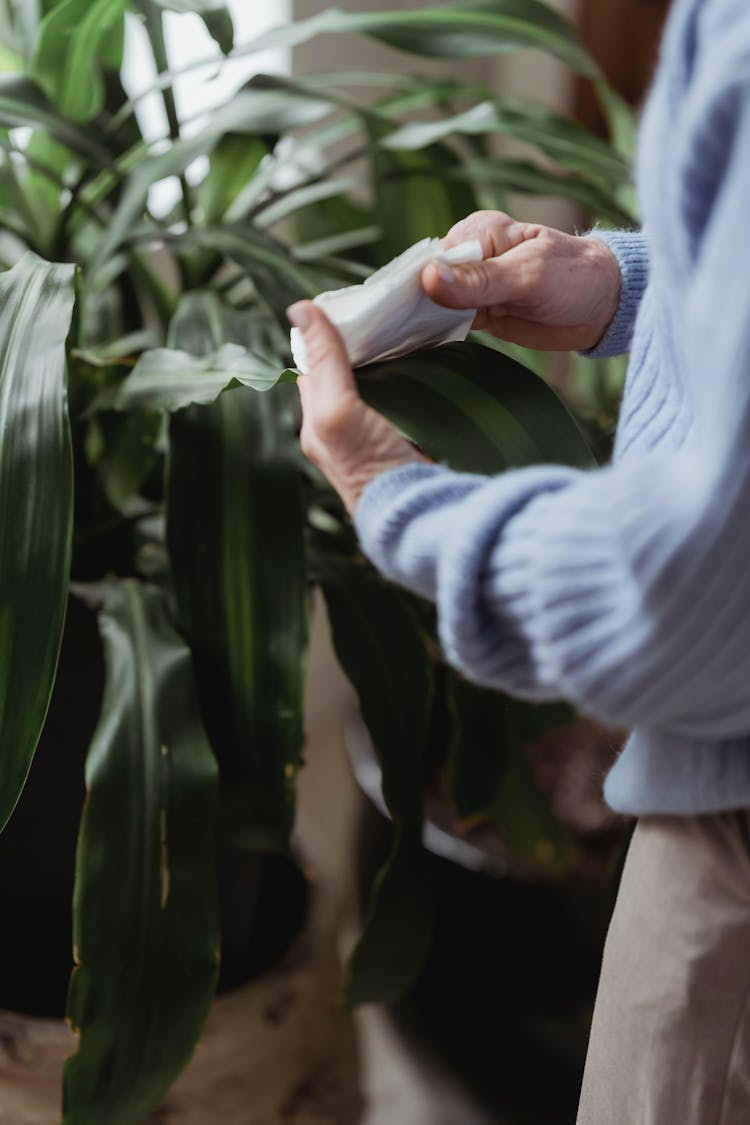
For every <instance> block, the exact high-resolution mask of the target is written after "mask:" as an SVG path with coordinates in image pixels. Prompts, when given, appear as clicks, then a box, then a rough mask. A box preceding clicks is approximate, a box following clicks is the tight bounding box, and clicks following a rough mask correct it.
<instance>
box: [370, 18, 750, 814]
mask: <svg viewBox="0 0 750 1125" xmlns="http://www.w3.org/2000/svg"><path fill="white" fill-rule="evenodd" d="M637 182H638V190H639V195H640V200H641V206H642V211H643V215H644V231H645V232H646V234H645V235H641V234H628V233H622V232H619V233H616V234H612V235H609V236H604V235H597V236H596V237H606V238H607V241H608V242H609V244H610V245H611V247H612V249H613V250H614V252H615V254H616V256H617V257H618V260H619V262H620V267H621V270H622V278H623V286H622V298H621V303H620V308H619V310H618V312H617V315H616V318H615V320H614V322H613V323H612V325H611V326H610V328H609V330H608V332H607V334H606V336H605V338H604V340H603V341H602V342H601V344H600V346H599V349H598V350H599V351H600V352H601V353H606V354H614V353H615V352H620V351H625V350H627V348H628V347H630V366H629V371H628V377H627V383H626V387H625V394H624V399H623V403H622V410H621V417H620V423H619V427H618V433H617V440H616V446H615V456H614V460H613V463H612V464H611V465H608V466H605V467H603V468H600V469H595V470H590V471H581V470H573V469H568V468H561V467H557V466H550V465H547V466H539V467H533V468H529V469H522V470H515V471H511V472H508V473H504V474H502V475H500V476H498V477H494V478H489V477H480V476H469V475H464V474H459V473H455V472H452V471H450V470H449V469H446V468H445V467H442V466H431V465H419V464H416V465H415V464H410V465H406V466H403V467H401V468H398V469H394V470H391V471H389V472H387V473H384V474H383V475H382V476H380V477H378V478H377V479H376V480H375V481H373V482H371V483H370V484H369V485H368V486H367V488H366V489H365V491H364V493H363V495H362V497H361V499H360V502H359V504H358V507H357V511H356V513H355V522H356V526H357V530H358V533H359V536H360V540H361V543H362V547H363V549H364V551H365V552H366V554H367V555H368V556H369V557H370V558H371V559H372V560H373V562H374V563H375V565H376V566H377V567H378V568H379V569H380V570H381V571H382V572H383V573H384V574H386V575H387V576H388V577H390V578H392V579H395V580H396V581H397V582H400V583H402V584H403V585H404V586H407V587H408V588H410V589H412V590H414V591H416V592H418V593H420V594H423V595H425V596H426V597H429V598H432V599H434V600H435V601H436V603H437V607H438V615H439V622H440V635H441V640H442V643H443V647H444V650H445V653H446V656H447V658H448V659H449V661H450V662H451V663H452V664H454V665H455V666H456V667H457V668H459V669H460V670H462V671H463V672H464V673H465V674H466V675H467V676H468V677H469V678H471V679H473V680H476V681H478V682H480V683H484V684H489V685H492V686H495V687H497V688H501V689H503V690H504V691H507V692H510V693H512V694H516V695H519V696H522V697H525V698H530V699H538V700H542V699H555V698H560V697H564V698H567V699H569V700H571V701H573V702H574V703H576V704H577V705H578V706H579V707H580V708H581V709H582V710H583V711H584V712H588V713H591V714H593V715H595V716H599V717H600V718H602V719H603V720H605V721H607V722H608V723H611V724H615V725H618V726H622V727H627V728H629V729H632V734H631V735H630V737H629V740H628V742H627V745H626V747H625V749H624V751H623V752H622V754H621V755H620V757H619V759H618V761H617V763H616V764H615V766H614V768H613V769H612V771H611V772H610V774H609V776H608V778H607V780H606V783H605V796H606V799H607V801H608V802H609V804H610V805H611V806H612V807H613V808H615V809H618V810H620V811H622V812H628V813H635V814H645V813H657V812H666V813H677V814H691V813H700V812H712V811H719V810H722V809H731V808H739V807H750V0H677V2H676V5H675V7H674V8H673V11H672V14H671V16H670V19H669V23H668V27H667V33H666V36H665V40H664V43H663V46H662V53H661V60H660V65H659V69H658V72H657V76H656V80H655V84H654V86H653V89H652V91H651V96H650V98H649V102H648V105H647V109H646V113H645V116H644V120H643V124H642V128H641V136H640V145H639V154H638V162H637Z"/></svg>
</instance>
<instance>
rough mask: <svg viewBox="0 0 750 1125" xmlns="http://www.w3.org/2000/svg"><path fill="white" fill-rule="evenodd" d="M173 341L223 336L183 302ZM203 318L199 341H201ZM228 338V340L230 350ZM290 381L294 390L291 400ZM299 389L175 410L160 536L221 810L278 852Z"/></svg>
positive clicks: (298, 499) (252, 838)
mask: <svg viewBox="0 0 750 1125" xmlns="http://www.w3.org/2000/svg"><path fill="white" fill-rule="evenodd" d="M191 308H192V314H193V315H192V316H191V317H190V322H189V321H188V319H187V318H186V319H182V320H181V318H180V316H179V315H178V317H177V318H176V322H175V324H174V325H173V327H172V331H171V336H170V341H171V342H173V343H179V344H183V345H184V344H188V345H190V346H192V347H193V348H194V349H196V350H197V349H198V347H199V346H202V348H203V349H204V350H205V349H208V348H212V347H215V346H216V344H217V343H218V342H219V340H220V339H221V338H226V335H228V334H231V321H227V322H223V323H222V322H221V321H220V320H219V319H218V318H217V316H216V308H215V306H214V305H211V304H207V305H206V306H205V313H204V316H203V318H202V320H201V319H200V315H201V314H200V308H199V306H197V304H196V302H195V301H193V302H192V304H191ZM201 328H202V329H203V341H202V345H201V343H200V341H199V335H200V331H201ZM230 346H233V345H228V344H227V345H224V347H225V348H227V347H230ZM285 392H291V396H292V397H291V398H290V397H288V395H287V394H286V393H285ZM295 399H296V393H295V392H294V390H293V389H292V388H289V387H286V388H283V387H280V388H278V389H277V390H276V391H275V392H274V393H273V394H271V395H258V394H255V393H253V392H252V391H250V390H246V389H242V390H238V391H236V392H235V393H233V394H231V395H224V396H222V397H221V398H220V399H219V401H218V402H216V403H215V404H214V405H212V406H201V407H190V408H188V409H186V410H182V411H179V412H178V413H176V414H175V415H173V417H172V419H171V422H170V433H169V459H168V472H167V540H168V546H169V553H170V558H171V563H172V571H173V575H174V587H175V593H176V596H177V604H178V608H179V617H180V622H181V627H182V629H183V630H184V633H185V636H186V637H187V639H188V642H189V644H190V647H191V649H192V652H193V658H194V661H195V667H196V673H197V679H198V690H199V698H200V701H201V707H202V709H203V715H204V720H205V722H206V727H207V730H208V732H209V736H210V738H211V744H212V746H213V747H214V750H215V752H216V754H217V756H218V759H219V763H220V768H221V780H222V820H223V823H224V825H225V827H226V828H227V830H228V831H229V832H231V834H232V835H233V837H234V839H235V840H236V841H237V842H239V843H241V844H243V845H245V846H248V847H260V848H270V849H277V850H282V851H285V850H287V849H288V847H289V834H290V831H291V827H292V820H293V815H294V782H295V777H296V773H297V768H298V766H299V761H300V754H301V748H302V691H303V680H304V662H305V653H306V639H307V574H306V565H305V554H304V541H303V525H304V521H303V511H302V496H301V478H300V475H299V473H298V471H297V468H296V466H295V462H294V460H293V458H292V456H291V455H290V454H291V451H293V450H296V447H297V440H296V432H295V431H296V404H295V401H294V400H295Z"/></svg>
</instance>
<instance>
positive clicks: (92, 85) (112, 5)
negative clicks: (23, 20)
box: [31, 0, 127, 121]
mask: <svg viewBox="0 0 750 1125" xmlns="http://www.w3.org/2000/svg"><path fill="white" fill-rule="evenodd" d="M126 2H127V0H61V2H60V3H58V4H56V5H55V7H54V8H53V9H52V10H51V11H50V12H49V13H48V15H46V16H45V18H44V19H43V21H42V25H41V28H40V30H39V38H38V40H37V45H36V50H35V52H34V57H33V59H32V64H31V72H32V74H33V75H34V77H35V78H37V79H38V81H39V83H40V85H41V86H43V87H44V89H45V90H46V91H47V93H48V94H49V96H50V98H51V99H52V101H53V102H54V103H55V105H56V106H57V107H58V109H59V110H60V112H61V113H62V114H64V116H65V117H69V118H72V119H73V120H74V121H89V120H90V119H91V118H92V117H94V116H95V115H96V114H97V113H98V112H99V110H100V109H101V108H102V106H103V104H104V84H103V81H102V76H101V67H103V66H107V67H111V68H112V69H119V67H120V66H121V65H122V52H123V44H124V34H125V7H126Z"/></svg>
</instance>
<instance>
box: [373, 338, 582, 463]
mask: <svg viewBox="0 0 750 1125" xmlns="http://www.w3.org/2000/svg"><path fill="white" fill-rule="evenodd" d="M357 375H358V382H359V389H360V393H361V394H362V396H363V397H364V399H365V400H366V401H367V402H368V403H369V404H370V405H371V406H373V407H374V408H375V409H376V410H378V411H380V412H381V413H382V414H385V416H386V417H387V418H389V419H390V420H391V422H393V423H394V425H396V426H397V427H398V428H399V429H400V430H401V431H402V432H403V433H404V434H405V435H406V436H407V437H408V438H409V439H410V440H411V441H413V442H414V443H415V444H416V445H418V446H419V447H420V448H421V449H423V450H424V452H425V453H427V454H428V455H429V456H430V457H433V458H435V459H436V460H440V461H445V462H447V464H449V465H450V466H451V468H454V469H459V470H464V471H466V472H477V473H497V472H500V471H501V470H502V469H506V468H510V467H520V466H522V465H534V464H538V463H540V462H557V463H561V464H567V465H573V466H580V467H582V468H587V467H591V466H592V465H593V464H594V459H593V455H592V453H591V451H590V449H589V447H588V445H587V444H586V441H585V439H584V437H583V435H582V433H581V431H580V430H579V428H578V426H577V424H576V423H575V421H574V420H573V417H572V415H571V414H570V413H569V411H568V410H567V408H566V406H565V405H564V404H563V402H562V400H561V399H560V398H558V396H557V395H556V394H555V392H554V391H553V390H552V389H551V388H550V387H549V386H548V385H547V384H546V383H545V382H544V380H542V379H540V378H539V376H537V375H534V374H533V372H531V371H529V370H528V369H527V368H525V367H522V366H521V365H520V364H519V363H516V361H515V360H513V359H511V358H510V357H509V356H506V355H502V354H501V353H500V352H497V351H494V350H492V349H490V348H485V347H483V346H482V345H480V344H475V343H464V344H444V345H443V346H442V347H439V348H429V349H426V350H424V351H421V352H415V353H414V354H413V355H410V356H404V357H402V358H401V359H392V360H387V361H386V362H384V363H376V364H372V365H370V366H369V367H363V368H361V369H360V370H359V371H358V372H357Z"/></svg>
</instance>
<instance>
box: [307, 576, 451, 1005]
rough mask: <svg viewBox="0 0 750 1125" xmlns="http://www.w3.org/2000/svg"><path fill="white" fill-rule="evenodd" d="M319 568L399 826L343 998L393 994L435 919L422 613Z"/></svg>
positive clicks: (367, 580) (410, 972) (371, 580)
mask: <svg viewBox="0 0 750 1125" xmlns="http://www.w3.org/2000/svg"><path fill="white" fill-rule="evenodd" d="M320 577H321V586H322V589H323V593H324V595H325V599H326V604H327V606H328V613H329V616H330V621H331V633H332V636H333V643H334V646H335V649H336V655H337V656H338V659H339V661H340V663H341V666H342V668H343V669H344V672H345V673H346V675H347V676H348V678H349V679H350V680H351V682H352V685H353V687H354V689H355V691H356V692H357V695H358V696H359V703H360V707H361V710H362V717H363V719H364V721H365V723H366V724H367V727H368V729H369V732H370V735H371V736H372V740H373V744H374V746H375V750H376V752H377V754H378V758H379V760H380V766H381V771H382V778H383V796H384V798H385V801H386V804H387V806H388V811H389V812H390V815H391V817H392V820H393V824H394V828H395V837H394V842H393V846H392V849H391V853H390V856H389V857H388V860H387V862H386V864H385V865H384V866H383V868H382V870H381V871H380V872H379V874H378V876H377V879H376V881H375V884H374V886H373V890H372V894H371V900H370V906H369V910H368V912H367V917H366V919H365V924H364V928H363V931H362V934H361V936H360V938H359V941H358V943H357V945H356V947H355V950H354V953H353V954H352V959H351V964H350V967H349V974H348V981H347V990H346V994H347V1000H348V1002H349V1003H350V1004H352V1005H354V1004H362V1003H368V1002H380V1003H382V1002H391V1001H394V1000H397V999H398V998H399V996H401V995H402V994H403V993H404V992H405V991H406V989H407V988H408V986H409V985H410V984H411V983H412V982H413V981H414V979H415V977H416V976H417V974H418V973H419V970H420V969H421V968H422V966H423V964H424V961H425V958H426V956H427V953H428V951H429V948H430V942H431V939H432V930H433V923H434V899H433V894H432V886H431V879H430V865H429V860H428V856H427V855H426V853H425V851H424V848H423V846H422V801H423V784H424V782H423V771H424V755H425V750H426V740H427V731H428V722H429V715H430V704H431V700H432V693H433V686H434V685H433V676H432V669H431V666H430V662H429V659H428V655H427V649H426V646H425V643H424V641H423V639H422V637H421V635H420V631H419V627H418V624H417V621H416V619H415V618H414V616H413V615H412V613H411V611H410V609H409V607H408V605H407V603H406V601H405V599H404V598H403V596H402V594H401V593H400V592H399V591H398V590H396V589H395V588H394V587H392V586H388V585H386V584H385V583H384V582H383V581H382V580H381V579H380V578H379V577H378V576H376V575H374V574H373V573H372V572H371V571H370V570H369V569H366V568H364V567H362V566H361V565H358V564H357V563H352V562H348V561H345V560H341V559H335V558H328V559H326V560H325V561H324V562H323V564H322V568H321V575H320Z"/></svg>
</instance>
